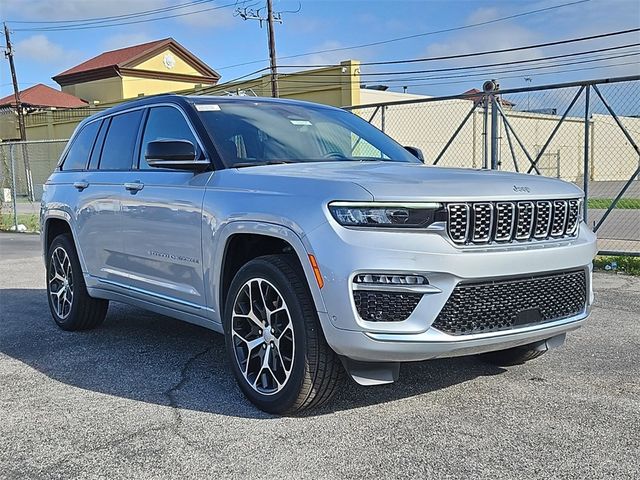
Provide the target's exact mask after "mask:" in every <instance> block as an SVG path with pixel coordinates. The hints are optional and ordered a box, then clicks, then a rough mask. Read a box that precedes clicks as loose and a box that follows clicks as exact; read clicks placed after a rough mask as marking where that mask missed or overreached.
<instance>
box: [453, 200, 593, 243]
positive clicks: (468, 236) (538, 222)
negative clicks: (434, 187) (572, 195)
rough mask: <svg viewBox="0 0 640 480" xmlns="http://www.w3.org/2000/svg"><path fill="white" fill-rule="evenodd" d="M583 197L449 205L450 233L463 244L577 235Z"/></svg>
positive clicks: (454, 239)
mask: <svg viewBox="0 0 640 480" xmlns="http://www.w3.org/2000/svg"><path fill="white" fill-rule="evenodd" d="M579 222H580V200H579V199H570V200H537V201H530V200H526V201H513V202H470V203H449V204H447V232H448V234H449V237H450V238H451V240H453V241H454V242H455V243H457V244H459V245H468V244H478V245H481V244H487V243H494V242H496V243H505V242H515V241H530V240H547V239H550V238H562V237H567V236H575V235H576V232H577V231H578V228H577V227H578V224H579Z"/></svg>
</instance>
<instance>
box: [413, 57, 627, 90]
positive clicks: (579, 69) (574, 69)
mask: <svg viewBox="0 0 640 480" xmlns="http://www.w3.org/2000/svg"><path fill="white" fill-rule="evenodd" d="M637 64H638V62H637V61H633V62H619V63H612V64H610V65H597V66H594V67H582V68H571V69H567V70H558V71H555V72H541V73H537V74H536V76H542V75H557V74H560V73H573V72H583V71H587V70H596V69H599V68H600V69H604V68H613V67H620V66H625V65H637ZM511 78H522V74H520V75H512V76H506V77H501V78H500V79H501V80H507V79H511ZM478 80H486V77H474V78H470V79H468V80H457V81H453V82H439V83H414V84H409V85H408V86H410V87H421V86H435V85H449V84H460V83H468V82H469V81H478Z"/></svg>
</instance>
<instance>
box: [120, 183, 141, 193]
mask: <svg viewBox="0 0 640 480" xmlns="http://www.w3.org/2000/svg"><path fill="white" fill-rule="evenodd" d="M124 188H126V189H127V190H129V191H130V192H131V193H136V192H138V191H140V190H142V189H143V188H144V183H141V182H130V183H125V184H124Z"/></svg>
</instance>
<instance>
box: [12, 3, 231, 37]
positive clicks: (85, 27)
mask: <svg viewBox="0 0 640 480" xmlns="http://www.w3.org/2000/svg"><path fill="white" fill-rule="evenodd" d="M237 4H238V2H237V1H235V2H232V3H227V4H224V5H218V6H216V7H210V8H204V9H201V10H195V11H192V12H185V13H176V14H173V15H165V16H161V17H154V18H148V19H144V20H134V21H131V22H118V23H109V24H102V25H82V24H79V25H71V26H65V25H63V26H57V27H55V26H54V27H39V28H15V29H13V31H14V32H62V31H72V30H90V29H94V28H108V27H119V26H122V25H134V24H137V23H146V22H155V21H157V20H167V19H170V18H178V17H186V16H187V15H195V14H197V13H204V12H210V11H213V10H219V9H222V8H228V7H235V6H236V5H237Z"/></svg>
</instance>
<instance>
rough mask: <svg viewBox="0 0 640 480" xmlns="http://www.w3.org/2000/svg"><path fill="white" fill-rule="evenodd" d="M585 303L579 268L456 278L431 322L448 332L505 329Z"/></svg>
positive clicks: (563, 314)
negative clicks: (489, 277)
mask: <svg viewBox="0 0 640 480" xmlns="http://www.w3.org/2000/svg"><path fill="white" fill-rule="evenodd" d="M586 303H587V281H586V274H585V271H584V270H577V271H570V272H561V273H553V274H544V275H530V276H526V277H515V278H510V279H507V280H500V281H490V282H481V283H466V284H465V283H461V284H459V285H458V286H457V287H456V288H455V289H454V290H453V293H452V294H451V296H450V297H449V299H448V300H447V302H446V303H445V305H444V307H443V308H442V310H441V311H440V314H439V315H438V318H436V320H435V322H434V323H433V327H435V328H437V329H438V330H440V331H442V332H445V333H448V334H450V335H470V334H475V333H487V332H493V331H497V330H509V329H512V328H517V327H521V326H526V325H535V324H539V323H545V322H551V321H553V320H560V319H563V318H567V317H572V316H574V315H578V314H579V313H581V312H582V311H583V310H584V309H585V306H586Z"/></svg>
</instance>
